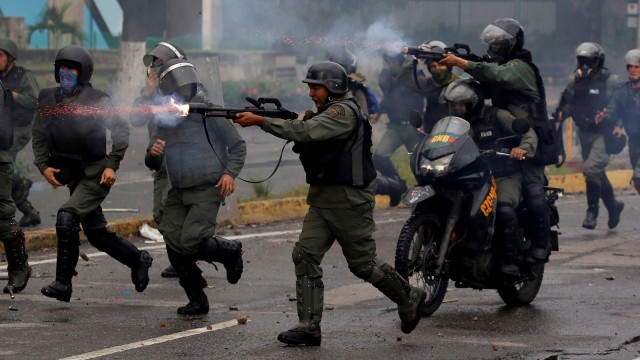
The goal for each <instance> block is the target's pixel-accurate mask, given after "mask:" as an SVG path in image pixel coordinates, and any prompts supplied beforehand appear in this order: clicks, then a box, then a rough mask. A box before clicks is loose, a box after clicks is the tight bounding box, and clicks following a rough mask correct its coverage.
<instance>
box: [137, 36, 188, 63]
mask: <svg viewBox="0 0 640 360" xmlns="http://www.w3.org/2000/svg"><path fill="white" fill-rule="evenodd" d="M156 58H158V59H160V60H162V61H163V62H167V61H169V60H171V59H182V60H187V55H186V54H185V53H184V50H182V48H181V47H180V46H179V45H176V44H174V43H170V42H167V41H162V42H159V43H157V44H156V46H154V47H153V49H151V50H150V51H149V52H148V53H147V54H146V55H145V56H144V57H143V58H142V62H144V65H145V66H152V65H153V63H154V60H155V59H156ZM156 65H157V66H160V64H156Z"/></svg>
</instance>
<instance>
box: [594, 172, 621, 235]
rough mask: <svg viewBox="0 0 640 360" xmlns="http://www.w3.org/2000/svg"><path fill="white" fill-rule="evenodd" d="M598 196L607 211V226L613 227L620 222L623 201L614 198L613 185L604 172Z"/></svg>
mask: <svg viewBox="0 0 640 360" xmlns="http://www.w3.org/2000/svg"><path fill="white" fill-rule="evenodd" d="M600 197H601V198H602V202H603V203H604V206H605V207H606V208H607V212H608V213H609V221H608V222H607V226H609V229H613V228H615V227H616V226H618V224H619V223H620V214H622V210H624V203H623V202H622V201H618V200H616V195H615V193H614V191H613V186H611V182H609V179H608V178H607V175H606V174H603V179H602V186H601V189H600Z"/></svg>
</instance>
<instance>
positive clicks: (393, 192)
mask: <svg viewBox="0 0 640 360" xmlns="http://www.w3.org/2000/svg"><path fill="white" fill-rule="evenodd" d="M373 184H374V185H373V186H374V189H373V192H374V193H375V194H380V195H389V206H391V207H396V206H398V204H400V201H401V200H402V195H403V194H404V192H405V191H407V185H406V183H405V181H404V180H402V179H394V178H389V177H386V176H378V177H377V178H376V179H375V180H374V181H373Z"/></svg>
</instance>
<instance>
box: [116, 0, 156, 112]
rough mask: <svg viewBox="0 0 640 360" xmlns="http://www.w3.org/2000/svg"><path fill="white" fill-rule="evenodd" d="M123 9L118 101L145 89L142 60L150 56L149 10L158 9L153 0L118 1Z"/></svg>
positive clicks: (117, 77) (117, 80)
mask: <svg viewBox="0 0 640 360" xmlns="http://www.w3.org/2000/svg"><path fill="white" fill-rule="evenodd" d="M118 4H120V7H121V8H122V16H123V17H122V22H123V24H122V40H121V42H120V64H121V66H120V67H119V68H118V73H117V75H116V84H115V87H116V88H115V91H113V92H112V93H113V94H114V95H115V96H114V97H115V99H116V100H120V101H123V100H125V99H133V98H136V97H137V95H138V91H139V90H140V88H141V87H142V86H144V76H145V75H144V74H145V68H144V64H143V63H142V57H143V56H144V54H145V53H146V51H147V49H146V42H145V38H146V35H147V34H146V30H145V29H146V28H147V24H148V21H149V20H148V19H149V17H148V13H149V12H148V11H147V9H153V8H154V1H152V0H136V1H130V0H118Z"/></svg>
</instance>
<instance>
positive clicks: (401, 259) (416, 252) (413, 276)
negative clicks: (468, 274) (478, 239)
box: [395, 213, 449, 316]
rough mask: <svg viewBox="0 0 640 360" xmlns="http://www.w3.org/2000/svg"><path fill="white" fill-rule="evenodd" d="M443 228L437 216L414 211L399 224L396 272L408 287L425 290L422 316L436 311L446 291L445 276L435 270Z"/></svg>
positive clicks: (446, 281) (445, 274)
mask: <svg viewBox="0 0 640 360" xmlns="http://www.w3.org/2000/svg"><path fill="white" fill-rule="evenodd" d="M443 231H444V230H443V229H442V225H441V224H440V220H439V219H438V217H437V216H435V215H434V214H429V213H416V214H413V215H411V217H409V219H408V220H407V222H406V223H405V224H404V226H403V227H402V231H401V232H400V237H399V238H398V244H397V246H396V263H395V267H396V271H398V273H399V274H400V275H402V277H404V278H405V279H406V280H407V281H409V284H411V286H415V287H420V288H422V289H424V290H425V291H426V292H427V297H426V299H425V302H424V303H423V304H422V306H421V311H422V316H429V315H431V314H433V313H434V312H436V310H438V308H439V307H440V304H442V300H444V295H445V294H446V292H447V284H448V282H449V276H448V275H447V273H446V272H444V271H443V272H442V273H437V271H436V268H437V263H438V253H439V251H440V247H439V244H440V240H441V239H442V234H443Z"/></svg>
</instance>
